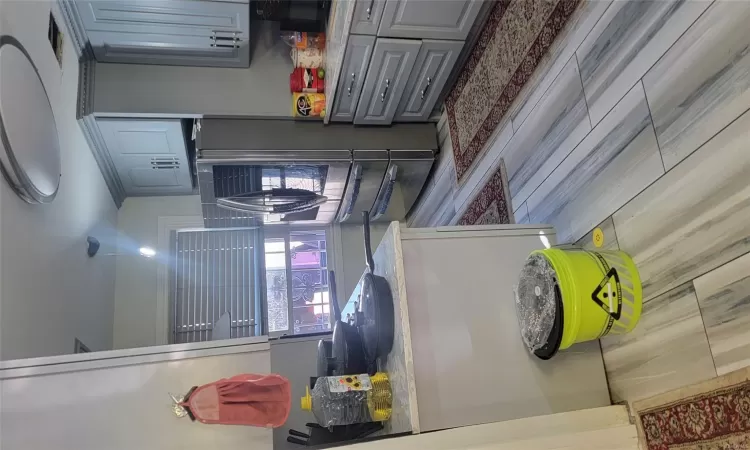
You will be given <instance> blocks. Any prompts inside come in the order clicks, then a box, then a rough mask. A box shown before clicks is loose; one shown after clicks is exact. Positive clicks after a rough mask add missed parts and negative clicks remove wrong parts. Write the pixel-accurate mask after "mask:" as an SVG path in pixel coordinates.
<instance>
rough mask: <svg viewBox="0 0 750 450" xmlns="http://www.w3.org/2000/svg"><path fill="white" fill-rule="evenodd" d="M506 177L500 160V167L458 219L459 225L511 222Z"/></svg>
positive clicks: (503, 164) (503, 165)
mask: <svg viewBox="0 0 750 450" xmlns="http://www.w3.org/2000/svg"><path fill="white" fill-rule="evenodd" d="M509 193H510V191H509V190H508V177H507V175H506V174H505V163H504V162H503V161H502V160H500V167H499V168H498V169H497V172H495V174H494V175H492V178H490V180H489V181H488V182H487V184H485V185H484V187H483V188H482V190H481V191H479V194H477V196H476V197H475V198H474V200H472V201H471V204H469V207H468V208H467V209H466V212H464V215H463V216H461V220H459V221H458V224H459V225H490V224H507V223H513V215H512V214H511V213H510V208H509V206H508V201H507V200H506V199H507V198H509Z"/></svg>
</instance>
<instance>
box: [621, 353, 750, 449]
mask: <svg viewBox="0 0 750 450" xmlns="http://www.w3.org/2000/svg"><path fill="white" fill-rule="evenodd" d="M633 409H634V410H635V411H636V414H637V416H638V424H637V425H638V432H639V435H640V440H641V448H643V449H648V450H668V449H680V450H734V449H750V368H745V369H741V370H738V371H736V372H732V373H729V374H726V375H723V376H721V377H718V378H714V379H711V380H709V381H704V382H702V383H698V384H696V385H693V386H689V387H686V388H681V389H677V390H674V391H671V392H668V393H666V394H661V395H657V396H655V397H652V398H649V399H646V400H642V401H639V402H635V403H634V404H633Z"/></svg>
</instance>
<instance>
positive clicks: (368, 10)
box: [367, 0, 375, 20]
mask: <svg viewBox="0 0 750 450" xmlns="http://www.w3.org/2000/svg"><path fill="white" fill-rule="evenodd" d="M373 3H375V0H370V6H368V7H367V20H370V17H371V16H372V4H373Z"/></svg>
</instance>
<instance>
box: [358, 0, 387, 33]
mask: <svg viewBox="0 0 750 450" xmlns="http://www.w3.org/2000/svg"><path fill="white" fill-rule="evenodd" d="M356 1H357V5H356V6H355V7H354V18H352V27H351V32H352V33H353V34H371V35H373V36H374V35H376V34H378V26H380V18H381V17H382V16H383V9H384V8H385V0H356Z"/></svg>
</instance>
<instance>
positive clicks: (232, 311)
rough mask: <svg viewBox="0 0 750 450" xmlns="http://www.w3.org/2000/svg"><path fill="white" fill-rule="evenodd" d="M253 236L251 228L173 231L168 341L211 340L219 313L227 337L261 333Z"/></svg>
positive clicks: (254, 233)
mask: <svg viewBox="0 0 750 450" xmlns="http://www.w3.org/2000/svg"><path fill="white" fill-rule="evenodd" d="M260 238H261V239H262V237H260ZM258 239H259V231H258V230H257V229H253V228H241V229H231V230H228V229H211V230H179V231H177V232H175V234H174V241H173V242H174V247H173V258H172V261H173V271H172V272H173V276H172V285H171V289H170V291H171V292H170V293H171V299H172V301H171V306H172V307H171V311H170V313H171V317H172V342H174V343H185V342H202V341H210V340H211V339H212V334H213V329H214V325H215V324H216V322H217V321H218V320H219V318H220V317H222V315H223V314H224V313H229V318H230V321H229V324H230V332H229V334H230V337H232V338H237V337H247V336H255V335H259V334H261V324H262V317H261V316H262V313H261V311H262V309H261V305H260V297H261V295H260V287H261V286H259V277H258V276H257V273H258V272H259V270H256V266H257V265H258V255H257V251H258V247H259V245H258ZM261 247H262V246H261ZM261 251H262V249H261Z"/></svg>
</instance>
